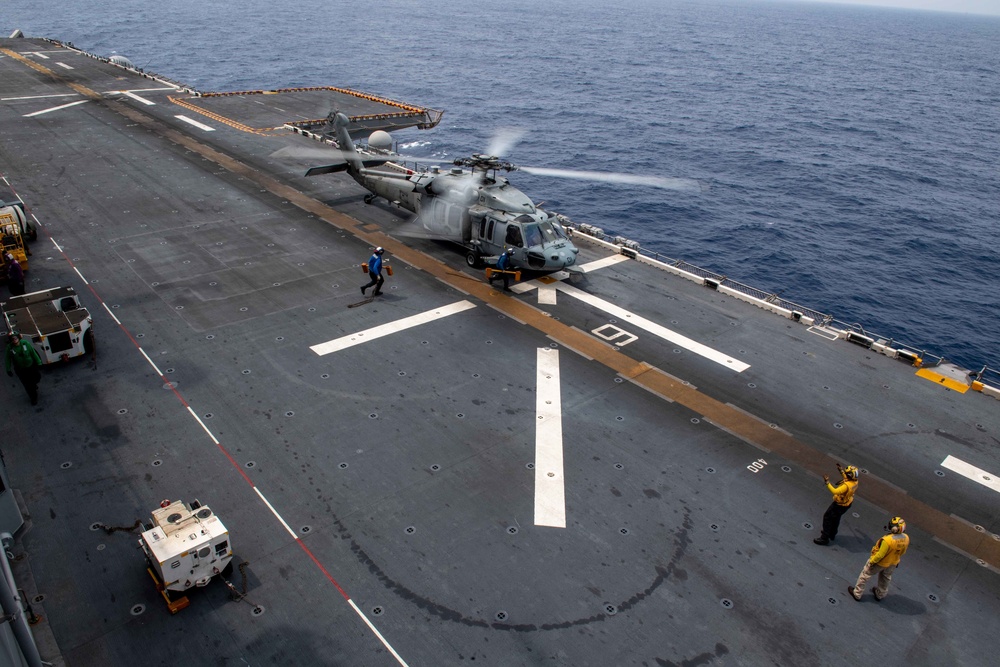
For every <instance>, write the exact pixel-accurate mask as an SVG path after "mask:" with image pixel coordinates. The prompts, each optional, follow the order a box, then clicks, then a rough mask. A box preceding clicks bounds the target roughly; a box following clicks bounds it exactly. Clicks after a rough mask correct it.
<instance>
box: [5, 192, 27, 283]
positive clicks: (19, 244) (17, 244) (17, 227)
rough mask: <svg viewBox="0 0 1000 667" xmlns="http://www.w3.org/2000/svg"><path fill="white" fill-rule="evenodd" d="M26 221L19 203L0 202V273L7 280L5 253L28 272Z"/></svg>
mask: <svg viewBox="0 0 1000 667" xmlns="http://www.w3.org/2000/svg"><path fill="white" fill-rule="evenodd" d="M27 229H28V226H27V219H26V218H25V217H24V209H23V208H22V207H21V205H20V203H17V204H7V203H5V202H4V201H2V200H0V245H2V248H0V272H2V277H3V279H4V280H7V267H8V262H7V259H6V258H7V253H10V254H11V256H13V257H14V259H16V260H17V261H18V263H19V264H20V265H21V268H22V269H23V270H25V271H27V270H28V247H27V245H25V242H24V239H25V236H26V234H27Z"/></svg>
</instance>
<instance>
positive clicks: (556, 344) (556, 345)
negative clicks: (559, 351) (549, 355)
mask: <svg viewBox="0 0 1000 667" xmlns="http://www.w3.org/2000/svg"><path fill="white" fill-rule="evenodd" d="M549 347H551V348H557V347H559V343H549Z"/></svg>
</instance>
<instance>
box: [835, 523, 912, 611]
mask: <svg viewBox="0 0 1000 667" xmlns="http://www.w3.org/2000/svg"><path fill="white" fill-rule="evenodd" d="M885 529H886V530H888V531H889V534H888V535H883V536H882V537H881V538H880V539H879V541H878V542H876V543H875V546H874V547H872V557H871V558H869V559H868V562H867V563H865V567H864V569H863V570H861V575H860V576H859V577H858V583H856V584H854V585H853V586H848V587H847V592H848V593H850V594H851V597H852V598H854V599H855V600H860V599H861V595H862V594H863V593H864V592H865V584H866V583H868V579H869V578H871V576H872V575H873V574H875V573H876V572H878V586H876V587H875V588H873V589H872V593H873V594H874V595H875V599H876V600H881V599H882V598H884V597H885V596H886V595H887V594H888V593H889V582H890V581H892V573H893V572H895V571H896V566H898V565H899V559H900V558H902V557H903V554H905V553H906V550H907V549H908V548H909V546H910V536H909V535H906V534H904V533H905V531H906V522H905V521H903V517H899V516H894V517H892V519H890V520H889V525H888V526H886V527H885Z"/></svg>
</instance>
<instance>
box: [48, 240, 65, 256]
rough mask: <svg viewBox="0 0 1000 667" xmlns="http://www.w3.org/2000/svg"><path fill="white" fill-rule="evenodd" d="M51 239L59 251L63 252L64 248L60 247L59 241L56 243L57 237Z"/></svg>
mask: <svg viewBox="0 0 1000 667" xmlns="http://www.w3.org/2000/svg"><path fill="white" fill-rule="evenodd" d="M50 238H51V237H50ZM51 241H52V245H54V246H55V247H56V250H58V251H59V252H62V251H63V250H62V248H60V247H59V244H58V243H56V240H55V239H51Z"/></svg>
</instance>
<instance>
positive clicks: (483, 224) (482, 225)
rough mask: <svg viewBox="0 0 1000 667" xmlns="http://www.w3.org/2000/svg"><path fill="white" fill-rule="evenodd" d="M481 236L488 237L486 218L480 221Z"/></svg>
mask: <svg viewBox="0 0 1000 667" xmlns="http://www.w3.org/2000/svg"><path fill="white" fill-rule="evenodd" d="M479 238H481V239H483V238H486V218H483V219H482V220H480V221H479Z"/></svg>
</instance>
